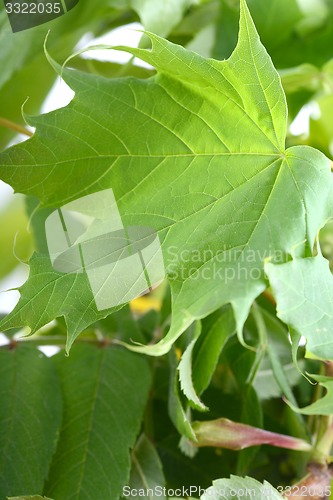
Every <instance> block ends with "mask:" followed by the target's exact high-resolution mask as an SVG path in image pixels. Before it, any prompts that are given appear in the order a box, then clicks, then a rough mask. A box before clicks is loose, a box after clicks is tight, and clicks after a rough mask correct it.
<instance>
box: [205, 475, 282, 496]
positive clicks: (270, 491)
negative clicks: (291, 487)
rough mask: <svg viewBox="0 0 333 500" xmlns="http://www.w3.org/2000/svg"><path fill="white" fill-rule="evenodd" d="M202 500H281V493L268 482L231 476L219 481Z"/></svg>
mask: <svg viewBox="0 0 333 500" xmlns="http://www.w3.org/2000/svg"><path fill="white" fill-rule="evenodd" d="M200 498H201V500H242V499H244V498H246V499H251V500H262V499H263V498H269V499H270V500H281V498H282V496H281V495H280V493H279V492H278V491H277V490H276V489H274V488H273V486H271V485H270V484H269V483H267V481H264V483H263V484H262V483H259V482H258V481H256V480H255V479H252V478H251V477H245V478H243V477H237V476H231V477H230V479H217V480H216V481H213V486H211V487H210V488H208V490H207V491H206V492H205V493H204V494H203V495H202V496H201V497H200Z"/></svg>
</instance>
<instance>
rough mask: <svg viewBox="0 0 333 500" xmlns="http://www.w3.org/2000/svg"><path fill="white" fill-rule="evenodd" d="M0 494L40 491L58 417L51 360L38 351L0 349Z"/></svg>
mask: <svg viewBox="0 0 333 500" xmlns="http://www.w3.org/2000/svg"><path fill="white" fill-rule="evenodd" d="M0 378H1V384H0V406H1V412H0V497H1V498H6V497H7V496H13V495H16V496H17V495H18V496H19V495H24V494H25V493H28V494H34V493H36V494H42V493H43V487H44V481H45V480H46V477H47V475H48V471H49V467H50V463H51V459H52V455H53V453H54V451H55V447H56V443H57V439H58V436H59V429H60V425H61V418H62V412H61V408H62V400H61V391H60V384H59V380H58V377H57V373H56V371H55V369H54V364H53V361H52V359H49V358H46V357H45V356H44V355H43V354H42V353H41V352H39V351H38V350H37V349H33V348H30V347H27V346H18V347H17V348H14V349H11V350H9V349H1V350H0Z"/></svg>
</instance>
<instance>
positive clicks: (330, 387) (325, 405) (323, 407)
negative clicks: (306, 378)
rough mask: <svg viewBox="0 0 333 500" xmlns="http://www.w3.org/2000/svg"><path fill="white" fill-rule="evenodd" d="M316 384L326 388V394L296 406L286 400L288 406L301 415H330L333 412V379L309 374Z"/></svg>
mask: <svg viewBox="0 0 333 500" xmlns="http://www.w3.org/2000/svg"><path fill="white" fill-rule="evenodd" d="M311 378H313V379H314V380H315V381H316V382H317V383H318V384H320V385H321V386H322V387H325V389H327V394H325V396H324V397H322V398H321V399H318V400H317V401H315V402H314V403H312V404H311V405H309V406H305V407H303V408H298V407H297V406H294V405H293V404H292V403H290V402H288V404H289V406H290V407H291V408H292V409H293V410H294V411H295V412H297V413H301V414H302V415H332V413H333V379H332V378H331V377H325V376H324V375H311Z"/></svg>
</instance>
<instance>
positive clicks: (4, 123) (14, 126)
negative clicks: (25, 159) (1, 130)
mask: <svg viewBox="0 0 333 500" xmlns="http://www.w3.org/2000/svg"><path fill="white" fill-rule="evenodd" d="M0 126H1V127H5V128H9V129H10V130H14V132H17V133H18V134H23V135H27V136H28V137H32V136H33V135H34V134H33V132H31V131H30V130H28V129H26V128H25V127H22V125H19V124H18V123H14V122H12V121H10V120H7V119H6V118H2V117H1V116H0Z"/></svg>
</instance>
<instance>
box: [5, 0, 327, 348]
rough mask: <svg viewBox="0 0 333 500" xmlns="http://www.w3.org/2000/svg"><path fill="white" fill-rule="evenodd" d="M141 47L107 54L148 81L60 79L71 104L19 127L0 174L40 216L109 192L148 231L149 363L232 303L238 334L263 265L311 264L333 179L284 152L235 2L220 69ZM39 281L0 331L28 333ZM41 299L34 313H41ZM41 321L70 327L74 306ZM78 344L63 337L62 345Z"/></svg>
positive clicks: (274, 83)
mask: <svg viewBox="0 0 333 500" xmlns="http://www.w3.org/2000/svg"><path fill="white" fill-rule="evenodd" d="M149 36H150V38H151V41H152V49H151V50H143V49H131V48H126V47H118V49H120V50H126V51H128V52H130V53H132V54H133V55H135V56H138V57H140V58H141V59H143V60H145V61H146V62H148V63H150V64H151V65H153V66H154V67H155V68H156V70H157V74H156V76H154V77H152V78H150V79H147V80H139V79H135V78H123V79H118V80H108V79H106V78H102V77H98V76H96V75H87V74H84V73H81V72H79V71H76V70H75V71H74V70H70V69H64V70H63V72H62V75H63V77H64V79H65V80H66V82H67V83H68V84H69V85H70V87H71V88H72V89H73V90H74V91H75V98H74V100H73V101H72V102H71V103H70V104H69V105H68V106H67V107H65V108H62V109H60V110H57V111H55V112H53V113H49V114H47V115H42V116H39V117H34V118H30V123H31V125H33V126H35V127H36V133H35V135H34V137H33V138H32V139H30V140H28V141H27V142H25V143H23V144H20V145H18V146H15V147H13V148H11V149H9V150H7V151H5V152H4V153H3V154H2V155H0V177H1V178H2V179H3V180H4V181H5V182H8V183H9V184H11V185H12V186H13V187H14V189H15V190H16V191H19V192H24V193H27V194H34V195H36V196H38V197H39V198H40V200H41V201H42V203H43V204H45V205H49V206H61V205H63V204H65V203H67V202H69V201H71V200H74V199H77V198H80V197H82V196H84V195H87V194H90V193H93V192H97V191H100V190H102V189H107V188H112V189H113V191H114V194H115V197H116V200H117V202H118V207H119V211H120V213H121V216H122V221H123V223H124V224H125V225H131V226H132V225H139V226H140V225H143V226H150V227H153V228H154V229H155V230H156V231H158V233H159V237H160V241H161V244H162V249H163V254H164V260H165V265H166V269H167V271H168V279H169V281H170V285H171V289H172V298H173V310H172V323H171V327H170V330H169V332H168V334H167V335H166V337H165V338H164V339H163V340H162V341H161V342H160V343H159V344H157V345H155V346H148V347H144V346H135V347H133V349H136V350H139V351H144V352H147V353H149V354H152V355H159V354H162V353H165V352H167V351H168V350H169V349H170V346H171V345H172V343H173V342H174V341H175V339H176V338H178V336H179V335H181V333H182V332H183V331H184V330H185V329H186V328H187V327H188V326H189V324H191V323H192V322H193V321H194V320H195V319H196V318H201V317H204V316H206V315H207V314H209V313H211V312H212V311H214V310H215V309H217V308H218V307H220V306H221V305H223V304H225V303H231V304H232V307H233V310H234V313H235V318H236V324H237V329H238V333H239V336H240V337H241V331H242V327H243V324H244V321H245V319H246V317H247V315H248V312H249V309H250V306H251V303H252V302H253V300H254V299H255V298H256V297H257V296H258V295H259V294H260V293H261V292H262V291H263V290H264V289H265V288H266V286H267V283H266V281H265V276H264V271H263V262H264V259H265V258H266V257H271V258H272V261H273V262H274V261H279V262H281V260H283V259H284V258H285V256H287V255H288V254H291V253H293V254H294V255H296V256H297V257H299V258H302V257H304V256H308V255H310V254H311V249H312V247H313V244H314V240H315V236H316V233H317V231H318V229H319V228H320V227H321V226H322V224H323V223H324V221H325V220H327V218H328V217H329V216H330V215H332V212H333V207H332V175H331V171H330V162H329V160H328V159H327V158H326V157H325V156H324V155H323V154H322V153H320V152H318V151H316V150H314V149H311V148H308V147H303V146H302V147H293V148H290V149H287V150H286V149H285V136H286V123H287V108H286V101H285V96H284V93H283V89H282V87H281V82H280V79H279V76H278V73H277V72H276V70H275V69H274V67H273V64H272V62H271V59H270V57H269V56H268V54H267V52H266V50H265V48H264V47H263V45H262V44H261V42H260V39H259V37H258V34H257V32H256V28H255V26H254V24H253V21H252V19H251V16H250V14H249V11H248V9H247V6H246V3H245V0H242V1H241V18H240V32H239V40H238V44H237V47H236V49H235V51H234V52H233V54H232V56H231V57H230V58H229V59H228V60H227V61H215V60H212V59H205V58H203V57H200V56H198V55H197V54H195V53H192V52H189V51H187V50H186V49H184V48H182V47H180V46H177V45H173V44H171V43H170V42H167V41H165V40H163V39H161V38H159V37H157V36H156V35H152V34H151V35H149ZM53 64H54V66H55V68H56V69H57V70H58V71H60V70H61V68H59V67H58V66H57V65H56V64H55V63H54V62H53ZM295 247H296V249H295ZM274 259H275V260H274ZM59 279H60V278H59ZM38 281H39V280H38V275H37V276H35V277H34V282H33V283H34V287H33V288H32V286H30V285H29V281H28V282H27V284H26V285H25V290H24V293H25V295H27V292H28V291H29V294H28V295H29V297H30V302H31V304H30V305H31V307H30V314H29V319H27V318H28V316H27V315H26V313H24V314H23V313H22V305H24V306H25V310H27V308H28V306H27V301H26V300H25V298H24V294H23V296H22V298H21V301H20V302H19V303H18V305H17V307H16V308H15V310H14V311H13V312H12V313H11V314H10V315H9V316H8V317H7V319H5V322H4V323H3V324H2V325H1V324H0V327H1V326H2V327H4V326H5V327H6V328H8V327H10V326H18V324H19V325H22V324H28V325H29V326H30V327H31V328H32V329H34V328H35V325H36V323H37V322H39V319H40V305H39V304H40V300H39V298H38V291H39V290H38ZM42 286H45V283H44V281H43V280H42V279H41V280H40V288H41V287H42ZM60 288H61V287H60ZM57 293H61V290H58V291H57ZM80 295H82V293H81V294H80ZM73 297H75V293H74V292H73V291H72V293H71V300H73ZM44 299H45V297H44ZM49 299H50V301H49V302H46V304H48V303H51V302H53V303H54V300H55V299H54V297H52V296H51V295H50V296H49ZM63 301H65V302H66V301H67V295H66V292H65V291H64V293H63ZM44 304H45V300H44ZM80 306H81V307H82V303H80ZM46 307H49V306H48V305H46ZM87 307H93V305H92V303H91V301H90V302H89V301H87ZM64 309H66V312H64ZM52 313H53V315H54V316H57V315H62V314H64V315H65V318H66V321H67V323H71V324H79V323H80V322H79V321H78V315H81V309H80V312H77V311H76V309H75V307H70V308H64V307H63V308H62V309H59V311H58V312H57V311H56V310H54V309H53V311H52ZM79 333H80V329H79V328H72V329H71V330H70V331H69V336H70V342H69V343H71V342H72V341H73V339H74V338H75V336H77V335H78V334H79Z"/></svg>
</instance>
